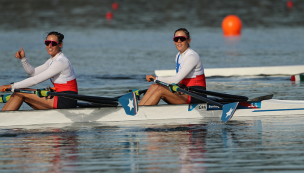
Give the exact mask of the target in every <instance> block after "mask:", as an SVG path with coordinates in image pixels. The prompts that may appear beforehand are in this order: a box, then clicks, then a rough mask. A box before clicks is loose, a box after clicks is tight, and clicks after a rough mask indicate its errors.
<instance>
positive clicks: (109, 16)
mask: <svg viewBox="0 0 304 173" xmlns="http://www.w3.org/2000/svg"><path fill="white" fill-rule="evenodd" d="M106 18H107V19H108V20H111V19H112V18H113V13H112V12H107V13H106Z"/></svg>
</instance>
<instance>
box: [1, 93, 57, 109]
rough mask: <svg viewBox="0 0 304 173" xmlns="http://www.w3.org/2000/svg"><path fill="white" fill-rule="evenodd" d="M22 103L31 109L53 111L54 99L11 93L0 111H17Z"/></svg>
mask: <svg viewBox="0 0 304 173" xmlns="http://www.w3.org/2000/svg"><path fill="white" fill-rule="evenodd" d="M23 102H26V103H27V104H28V105H30V106H31V107H32V108H33V109H53V104H54V98H52V99H46V98H45V97H38V96H37V95H35V94H27V93H18V92H16V93H13V94H12V96H11V97H10V99H9V100H8V102H7V103H6V104H5V105H4V107H3V108H2V111H9V110H18V109H19V108H20V106H21V105H22V103H23Z"/></svg>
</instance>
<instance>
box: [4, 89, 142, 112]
mask: <svg viewBox="0 0 304 173" xmlns="http://www.w3.org/2000/svg"><path fill="white" fill-rule="evenodd" d="M5 91H11V89H5ZM14 92H21V93H28V94H36V95H38V96H40V97H47V96H59V97H66V98H70V99H75V100H81V101H85V102H90V103H101V104H104V105H106V104H108V105H109V106H113V105H115V104H116V105H118V103H117V101H119V103H120V104H121V105H122V106H123V108H124V110H125V112H126V114H127V115H136V113H137V111H138V106H137V105H138V103H137V97H136V93H142V92H145V90H141V91H140V90H135V91H133V92H131V93H128V94H125V95H123V96H120V97H119V98H108V97H97V96H86V95H78V94H67V93H57V92H51V91H46V90H37V91H33V90H24V89H14Z"/></svg>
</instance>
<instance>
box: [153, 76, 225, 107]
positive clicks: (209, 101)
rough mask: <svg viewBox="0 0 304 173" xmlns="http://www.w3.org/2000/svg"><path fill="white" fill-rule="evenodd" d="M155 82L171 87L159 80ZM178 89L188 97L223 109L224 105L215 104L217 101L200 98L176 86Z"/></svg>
mask: <svg viewBox="0 0 304 173" xmlns="http://www.w3.org/2000/svg"><path fill="white" fill-rule="evenodd" d="M154 82H155V83H158V84H162V85H165V86H167V87H170V85H169V84H167V83H164V82H162V81H159V80H155V81H154ZM176 87H177V88H176V90H177V91H178V92H182V93H185V94H188V95H190V96H192V97H195V98H197V99H199V100H202V101H205V102H207V103H211V104H214V105H217V106H219V107H221V108H222V107H223V105H222V104H220V103H218V102H215V101H213V100H210V99H208V98H206V97H202V96H199V95H197V94H194V93H191V92H189V91H186V90H183V89H181V88H179V87H178V86H176Z"/></svg>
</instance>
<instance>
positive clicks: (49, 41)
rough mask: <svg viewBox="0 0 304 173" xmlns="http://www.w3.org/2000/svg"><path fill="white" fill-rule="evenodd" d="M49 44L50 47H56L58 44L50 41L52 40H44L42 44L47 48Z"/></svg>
mask: <svg viewBox="0 0 304 173" xmlns="http://www.w3.org/2000/svg"><path fill="white" fill-rule="evenodd" d="M50 43H52V46H57V45H58V42H57V41H52V40H45V41H44V44H45V45H46V46H48V45H49V44H50Z"/></svg>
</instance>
